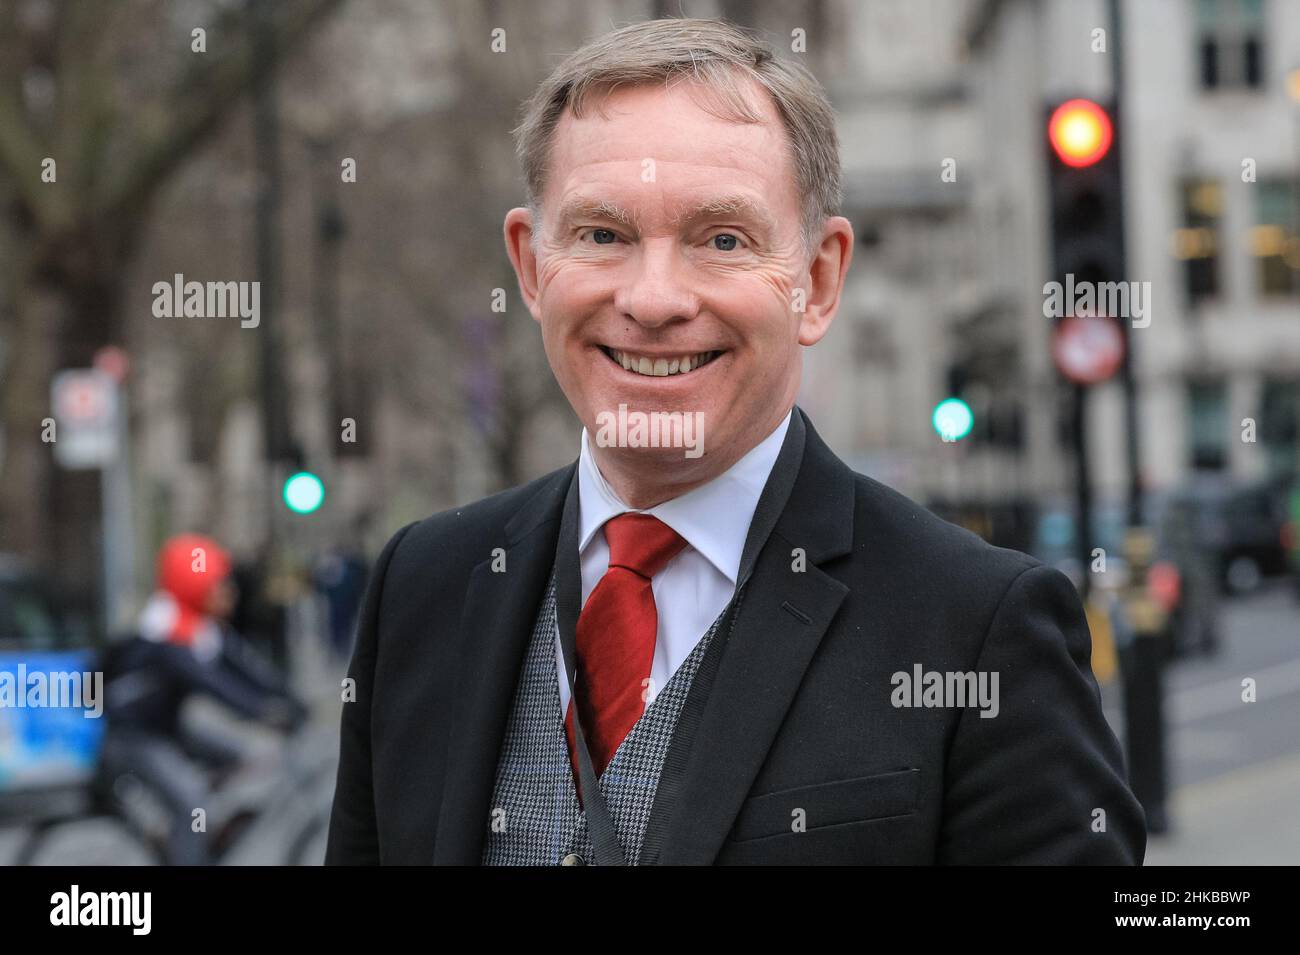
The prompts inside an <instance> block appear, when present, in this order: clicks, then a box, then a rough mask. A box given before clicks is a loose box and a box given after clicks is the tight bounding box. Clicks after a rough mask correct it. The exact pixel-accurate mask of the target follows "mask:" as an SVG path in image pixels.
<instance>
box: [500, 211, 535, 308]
mask: <svg viewBox="0 0 1300 955" xmlns="http://www.w3.org/2000/svg"><path fill="white" fill-rule="evenodd" d="M505 237H506V254H507V255H509V256H510V264H511V265H512V266H513V267H514V270H515V278H516V279H517V280H518V281H519V294H520V295H521V296H523V300H524V304H525V305H526V306H528V311H529V312H531V313H532V316H533V318H534V320H536V321H539V322H540V321H541V318H540V316H539V315H538V314H537V256H535V255H534V254H533V246H532V241H533V214H532V212H530V211H529V210H528V209H525V208H522V207H520V208H515V209H511V210H510V211H509V212H507V213H506V221H505Z"/></svg>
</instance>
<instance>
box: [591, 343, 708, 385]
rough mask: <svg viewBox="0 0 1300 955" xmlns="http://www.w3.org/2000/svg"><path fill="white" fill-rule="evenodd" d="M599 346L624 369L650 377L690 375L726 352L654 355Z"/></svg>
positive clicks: (611, 359) (606, 355) (607, 356)
mask: <svg viewBox="0 0 1300 955" xmlns="http://www.w3.org/2000/svg"><path fill="white" fill-rule="evenodd" d="M598 347H599V348H600V350H601V351H602V352H603V353H604V354H605V357H606V358H608V359H609V360H610V361H611V362H613V363H614V364H616V365H619V366H620V367H622V368H623V370H624V371H627V372H630V373H632V374H635V375H639V376H643V377H648V378H667V377H669V376H675V375H688V374H691V373H692V372H694V371H696V370H697V369H699V368H702V367H703V366H705V365H708V364H710V363H711V362H713V361H714V360H715V359H717V358H718V357H719V356H721V355H724V354H726V350H725V349H714V350H712V351H702V352H694V353H689V352H688V353H684V354H676V355H665V354H660V355H652V354H649V353H646V352H635V351H622V350H620V349H617V348H611V347H609V346H608V345H600V346H598Z"/></svg>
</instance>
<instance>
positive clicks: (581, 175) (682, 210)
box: [506, 83, 852, 481]
mask: <svg viewBox="0 0 1300 955" xmlns="http://www.w3.org/2000/svg"><path fill="white" fill-rule="evenodd" d="M696 95H698V93H697V94H696ZM753 100H754V102H755V104H756V106H757V107H758V108H759V109H760V110H761V115H762V116H763V118H764V121H763V122H761V123H749V124H745V123H737V122H733V121H729V120H726V119H720V118H718V117H716V116H713V115H711V114H710V113H708V112H706V111H705V110H704V109H702V108H701V107H700V105H698V103H697V101H696V99H695V97H694V96H693V95H692V92H691V90H690V87H689V86H688V85H687V84H684V83H682V84H677V85H675V86H673V87H669V88H664V87H662V86H644V87H633V88H625V89H620V90H616V91H614V92H612V93H610V94H609V95H607V96H606V97H605V98H603V99H602V100H601V101H600V102H599V103H598V104H596V106H597V108H593V109H588V110H585V111H584V115H583V116H582V118H580V119H578V118H575V117H574V116H573V115H572V114H571V113H568V112H566V113H565V114H564V116H563V117H562V118H561V120H560V122H559V124H558V126H557V128H556V130H555V134H554V138H553V143H552V153H551V165H550V175H549V178H548V179H547V183H546V189H545V192H544V194H543V196H542V200H541V202H542V222H541V223H540V224H539V223H536V222H531V219H530V217H529V216H528V213H527V211H526V210H523V209H516V210H513V211H512V212H511V213H510V215H509V216H508V217H507V220H506V234H507V244H508V246H510V251H511V257H512V261H513V262H514V263H515V266H516V270H517V271H518V272H519V276H520V285H521V288H522V289H523V290H524V294H525V298H526V299H528V304H529V308H530V310H531V312H532V314H533V317H534V318H535V319H537V321H538V322H539V323H540V324H541V328H542V339H543V343H544V347H545V349H546V355H547V358H548V360H549V361H550V364H551V368H552V369H553V370H554V373H555V376H556V379H557V380H558V381H559V384H560V387H561V388H562V389H563V391H564V393H565V395H566V396H567V397H568V399H569V402H570V404H571V405H572V406H573V408H574V410H575V411H576V412H577V414H578V416H579V418H580V419H581V420H582V422H583V424H584V425H585V426H586V427H587V429H588V430H589V431H590V432H592V433H593V435H594V434H595V433H596V431H597V430H598V429H599V420H598V416H599V415H601V414H602V412H610V413H614V414H617V412H618V408H619V405H620V404H625V405H627V407H628V410H629V411H641V412H646V413H650V412H684V413H688V414H689V413H696V412H700V413H702V415H703V418H702V421H703V428H704V430H703V438H704V440H703V450H704V455H703V457H702V458H699V459H698V460H695V461H691V460H689V459H687V458H685V457H684V455H683V452H682V450H681V449H680V448H668V449H665V448H619V449H612V450H611V451H610V452H609V453H611V454H617V455H620V456H621V455H628V456H635V458H634V460H636V462H637V464H638V465H639V466H645V467H649V468H657V469H661V470H663V469H670V470H671V471H672V472H673V473H679V474H681V475H682V478H683V481H685V480H689V479H690V478H691V476H692V475H691V474H690V472H692V471H695V472H698V471H701V470H703V471H707V470H708V468H709V466H710V463H711V462H718V461H725V462H727V463H728V464H729V463H730V462H732V461H734V460H735V459H736V458H738V457H739V456H740V455H742V454H743V453H744V452H745V451H747V450H749V449H750V448H752V447H753V446H754V445H755V444H757V443H758V442H759V441H760V440H762V438H764V437H765V436H766V435H767V434H769V433H770V432H771V431H772V429H773V428H775V427H776V425H777V424H778V423H779V422H780V419H781V417H782V416H783V415H784V414H785V412H786V410H787V409H788V408H789V407H790V405H791V404H792V403H793V401H794V399H795V396H796V393H797V391H798V386H799V377H800V368H801V355H800V346H801V345H811V344H814V343H815V342H816V341H818V340H819V339H820V338H821V336H822V335H823V334H824V332H825V330H826V327H827V326H828V325H829V323H830V320H831V317H832V316H833V313H834V307H835V303H836V301H837V300H838V292H839V288H840V286H841V284H842V281H843V271H844V269H846V268H847V265H848V261H847V259H848V249H849V248H851V242H852V233H851V230H850V229H849V227H848V224H847V222H845V221H844V220H842V219H837V220H829V224H828V230H829V231H830V232H832V233H834V234H835V235H837V236H838V238H833V239H832V240H827V241H828V242H830V244H831V245H834V246H836V248H837V249H840V252H839V253H838V254H832V255H831V256H830V257H829V258H831V259H833V260H834V261H833V262H831V261H826V260H827V256H826V255H825V254H824V253H817V252H814V255H813V257H812V266H811V267H812V272H813V274H812V275H811V276H810V260H809V255H808V252H807V249H806V248H805V246H804V244H803V242H802V239H801V235H800V228H799V227H800V214H801V205H800V196H799V193H798V189H797V186H796V184H795V177H794V170H793V164H792V162H791V160H790V158H789V145H788V142H787V138H786V134H785V131H784V128H783V126H782V124H781V121H780V118H779V116H778V114H777V112H776V109H775V107H774V106H773V104H772V103H771V101H770V99H769V98H768V97H767V95H766V94H765V93H764V92H763V91H762V90H761V87H759V86H758V85H757V84H755V85H754V87H753ZM530 226H531V228H532V229H535V230H537V232H538V235H537V237H536V239H537V244H536V254H535V257H534V255H533V251H532V249H530V248H529V247H528V243H527V239H528V237H529V227H530ZM814 238H815V239H816V240H817V241H818V242H821V241H822V239H823V236H821V235H819V236H816V237H814ZM814 244H815V245H816V244H817V243H814ZM819 270H820V272H821V273H823V274H822V275H821V278H820V279H819V278H818V277H817V275H816V273H817V272H818V271H819ZM828 273H835V274H834V275H829V274H828ZM819 283H820V284H819ZM828 285H833V286H834V292H833V294H828V292H827V291H826V290H825V288H822V286H828ZM810 299H811V301H810ZM800 309H802V311H801V310H800ZM625 365H631V366H632V368H631V369H629V368H628V367H625ZM683 369H685V370H683ZM665 372H668V373H667V374H665Z"/></svg>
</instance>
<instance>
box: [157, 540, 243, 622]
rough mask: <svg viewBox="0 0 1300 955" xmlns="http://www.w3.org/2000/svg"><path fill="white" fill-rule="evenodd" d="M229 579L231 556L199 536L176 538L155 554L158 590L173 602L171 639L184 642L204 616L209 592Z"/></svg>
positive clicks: (213, 542) (215, 544)
mask: <svg viewBox="0 0 1300 955" xmlns="http://www.w3.org/2000/svg"><path fill="white" fill-rule="evenodd" d="M228 576H230V555H229V554H227V553H226V551H225V550H224V549H223V548H222V546H221V545H220V544H218V543H217V542H216V541H214V540H213V539H212V538H210V537H204V536H203V535H202V534H178V535H177V536H175V537H172V538H169V539H168V540H167V542H166V543H164V544H163V546H162V549H161V550H160V551H159V552H158V588H159V589H160V590H163V591H166V592H167V593H168V594H170V595H171V596H172V597H173V598H174V599H175V600H176V605H177V609H178V611H179V617H178V619H177V620H176V623H175V627H174V629H173V630H172V639H174V640H179V641H181V642H187V641H188V640H189V639H190V638H191V637H192V636H193V634H194V630H195V628H196V627H197V626H198V624H199V623H200V622H201V621H202V619H203V617H204V616H205V615H206V612H207V605H208V600H209V599H210V598H211V596H212V591H213V590H215V589H216V588H217V585H218V584H220V583H221V582H222V581H223V580H225V579H226V578H227V577H228Z"/></svg>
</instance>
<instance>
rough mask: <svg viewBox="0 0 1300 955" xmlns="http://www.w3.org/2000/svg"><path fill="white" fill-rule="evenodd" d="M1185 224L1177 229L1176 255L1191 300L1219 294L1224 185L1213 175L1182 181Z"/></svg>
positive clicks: (1199, 299)
mask: <svg viewBox="0 0 1300 955" xmlns="http://www.w3.org/2000/svg"><path fill="white" fill-rule="evenodd" d="M1181 192H1182V207H1183V214H1182V215H1183V224H1182V228H1180V229H1178V230H1177V231H1175V232H1174V249H1173V252H1174V257H1175V258H1178V259H1181V260H1182V261H1183V281H1184V284H1185V286H1186V289H1187V300H1188V301H1189V302H1191V303H1193V304H1194V303H1196V302H1199V301H1201V300H1202V299H1206V298H1213V297H1215V296H1216V295H1218V294H1219V222H1220V219H1221V218H1222V216H1223V188H1222V187H1221V186H1220V185H1219V183H1218V182H1216V181H1215V180H1213V179H1192V180H1188V181H1186V182H1184V183H1182V186H1181Z"/></svg>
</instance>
